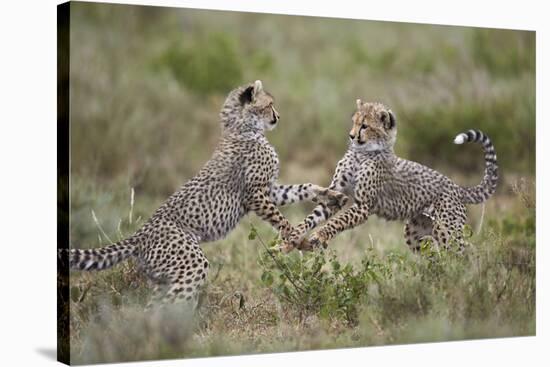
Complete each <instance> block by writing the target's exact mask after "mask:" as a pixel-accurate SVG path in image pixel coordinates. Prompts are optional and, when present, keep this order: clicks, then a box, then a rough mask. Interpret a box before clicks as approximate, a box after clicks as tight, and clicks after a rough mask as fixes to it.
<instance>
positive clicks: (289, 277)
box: [250, 224, 309, 293]
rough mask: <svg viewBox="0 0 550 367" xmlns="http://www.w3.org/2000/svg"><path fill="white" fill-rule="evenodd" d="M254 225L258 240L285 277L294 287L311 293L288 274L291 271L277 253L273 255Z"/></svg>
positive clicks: (253, 228)
mask: <svg viewBox="0 0 550 367" xmlns="http://www.w3.org/2000/svg"><path fill="white" fill-rule="evenodd" d="M250 226H251V227H252V230H253V231H254V232H255V234H256V237H257V238H258V240H259V241H260V243H261V244H262V246H263V247H264V248H265V250H266V251H267V253H268V254H269V256H271V259H272V260H273V262H274V263H275V265H277V267H278V268H279V270H281V271H282V272H283V275H284V276H285V278H287V279H288V281H289V282H290V283H291V284H292V285H293V286H294V288H296V289H297V290H299V291H300V292H304V293H309V292H308V291H306V290H305V289H304V288H302V287H300V286H298V285H297V284H296V283H295V281H294V279H292V277H291V276H290V275H289V274H288V273H289V272H290V271H289V270H288V268H287V269H286V270H285V269H284V266H283V264H282V263H281V262H280V261H279V260H277V258H276V257H275V255H273V251H271V250H270V249H269V248H268V247H267V245H266V244H265V242H264V240H263V239H262V237H261V236H260V235H259V234H258V231H256V228H255V227H254V226H253V225H252V224H251V225H250Z"/></svg>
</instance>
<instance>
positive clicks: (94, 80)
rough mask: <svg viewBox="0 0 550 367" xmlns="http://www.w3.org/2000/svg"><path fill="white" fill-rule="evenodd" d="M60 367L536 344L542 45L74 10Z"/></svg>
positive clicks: (61, 205)
mask: <svg viewBox="0 0 550 367" xmlns="http://www.w3.org/2000/svg"><path fill="white" fill-rule="evenodd" d="M57 128H58V239H59V242H58V359H59V360H60V361H62V362H64V363H67V364H69V363H73V364H88V363H105V362H123V361H138V360H155V359H168V358H170V359H174V358H191V357H193V358H196V357H210V356H220V355H239V354H251V353H272V352H293V351H302V350H318V349H331V348H349V347H366V346H374V345H391V344H404V343H419V342H439V341H455V340H465V339H479V338H499V337H508V336H528V335H534V334H535V294H536V290H535V32H532V31H521V30H503V29H485V28H471V27H458V26H444V25H427V24H409V23H395V22H380V21H369V20H353V19H331V18H318V17H305V16H292V15H273V14H255V13H244V12H228V11H214V10H197V9H184V8H164V7H153V6H133V5H117V4H100V3H80V2H70V3H65V4H62V5H59V6H58V127H57Z"/></svg>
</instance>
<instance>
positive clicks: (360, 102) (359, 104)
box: [355, 98, 363, 109]
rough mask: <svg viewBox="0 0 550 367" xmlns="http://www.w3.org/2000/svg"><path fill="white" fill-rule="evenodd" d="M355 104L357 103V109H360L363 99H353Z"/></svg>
mask: <svg viewBox="0 0 550 367" xmlns="http://www.w3.org/2000/svg"><path fill="white" fill-rule="evenodd" d="M355 104H356V105H357V109H360V108H361V106H362V105H363V101H361V100H360V99H359V98H357V99H356V100H355Z"/></svg>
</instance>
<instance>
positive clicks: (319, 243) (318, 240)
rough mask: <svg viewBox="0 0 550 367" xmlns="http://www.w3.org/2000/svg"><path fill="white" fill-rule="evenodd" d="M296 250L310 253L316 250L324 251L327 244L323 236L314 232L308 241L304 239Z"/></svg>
mask: <svg viewBox="0 0 550 367" xmlns="http://www.w3.org/2000/svg"><path fill="white" fill-rule="evenodd" d="M298 248H299V249H300V250H303V251H312V250H314V249H318V248H323V249H326V248H327V243H326V240H325V239H324V237H323V235H322V234H321V233H319V232H316V233H313V234H312V235H311V236H309V238H308V239H304V240H303V241H302V242H301V243H300V246H299V247H298Z"/></svg>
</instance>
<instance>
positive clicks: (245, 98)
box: [239, 86, 254, 106]
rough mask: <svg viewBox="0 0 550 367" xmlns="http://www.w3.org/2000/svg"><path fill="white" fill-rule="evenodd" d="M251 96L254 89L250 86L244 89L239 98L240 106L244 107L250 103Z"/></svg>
mask: <svg viewBox="0 0 550 367" xmlns="http://www.w3.org/2000/svg"><path fill="white" fill-rule="evenodd" d="M253 94H254V87H252V86H250V87H248V88H246V89H245V90H244V91H243V92H242V93H241V95H240V96H239V101H240V102H241V105H243V106H244V105H245V104H247V103H250V102H252V98H253V97H252V96H253Z"/></svg>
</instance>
